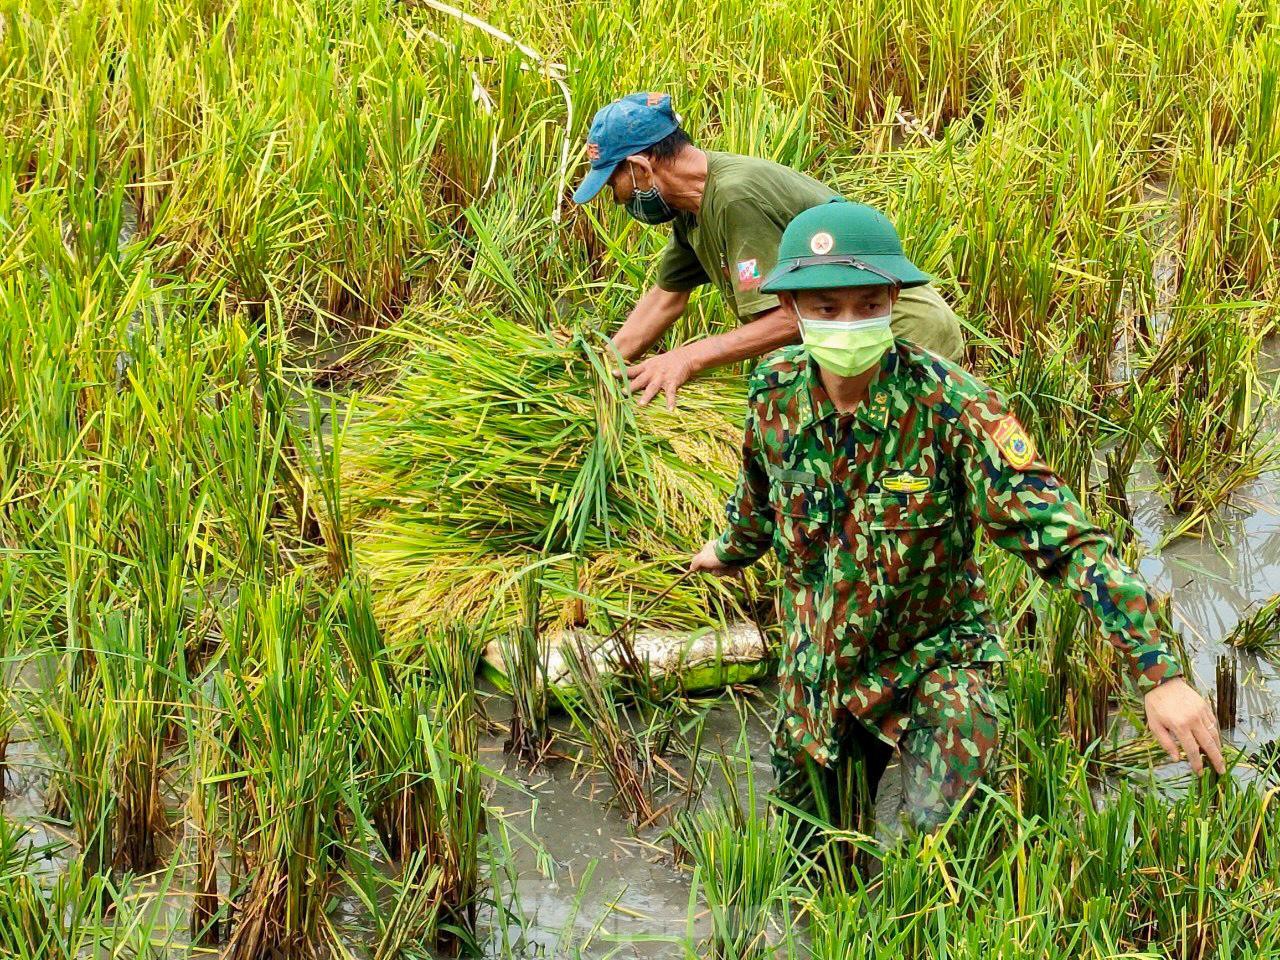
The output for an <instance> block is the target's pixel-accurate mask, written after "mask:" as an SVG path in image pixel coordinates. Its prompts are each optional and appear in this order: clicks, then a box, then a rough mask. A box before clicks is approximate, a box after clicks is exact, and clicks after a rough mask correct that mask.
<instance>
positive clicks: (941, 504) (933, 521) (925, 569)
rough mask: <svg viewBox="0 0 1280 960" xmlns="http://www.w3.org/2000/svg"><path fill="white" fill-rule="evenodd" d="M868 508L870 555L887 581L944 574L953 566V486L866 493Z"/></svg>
mask: <svg viewBox="0 0 1280 960" xmlns="http://www.w3.org/2000/svg"><path fill="white" fill-rule="evenodd" d="M866 509H867V512H866V517H865V519H866V527H867V530H868V532H869V534H870V537H871V541H872V544H873V550H872V556H873V557H875V558H876V563H877V565H878V567H879V572H880V576H881V578H882V580H883V581H884V582H885V583H886V584H889V585H890V586H895V585H899V584H903V583H908V582H910V581H913V580H917V579H919V578H920V577H931V576H940V575H943V573H944V572H945V571H946V570H948V569H949V568H950V567H951V561H952V559H953V556H952V555H953V553H954V552H955V544H953V543H952V542H951V540H952V537H951V534H952V532H953V531H954V529H955V520H956V518H955V509H954V504H953V499H952V495H951V492H950V491H949V490H925V491H922V492H920V493H878V494H868V496H867V508H866Z"/></svg>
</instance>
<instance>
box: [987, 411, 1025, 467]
mask: <svg viewBox="0 0 1280 960" xmlns="http://www.w3.org/2000/svg"><path fill="white" fill-rule="evenodd" d="M991 439H993V440H994V441H995V442H996V446H997V447H999V448H1000V452H1001V453H1003V454H1004V457H1005V459H1006V460H1008V461H1009V463H1010V464H1011V465H1012V466H1014V467H1016V468H1017V469H1019V470H1021V469H1022V468H1023V467H1025V466H1026V465H1027V464H1029V463H1030V462H1031V461H1032V460H1034V459H1035V458H1036V448H1035V447H1034V446H1032V444H1031V438H1030V437H1028V436H1027V431H1025V430H1023V429H1022V424H1020V423H1019V422H1018V418H1017V417H1015V416H1014V415H1013V414H1011V413H1006V414H1005V415H1004V418H1003V419H1001V421H1000V422H999V423H997V424H996V426H995V429H994V430H992V431H991Z"/></svg>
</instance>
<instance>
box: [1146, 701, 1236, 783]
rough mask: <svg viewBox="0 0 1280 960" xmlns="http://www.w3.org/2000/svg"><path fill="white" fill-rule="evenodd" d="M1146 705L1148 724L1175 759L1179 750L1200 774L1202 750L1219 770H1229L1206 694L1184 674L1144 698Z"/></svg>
mask: <svg viewBox="0 0 1280 960" xmlns="http://www.w3.org/2000/svg"><path fill="white" fill-rule="evenodd" d="M1143 703H1144V705H1145V706H1146V708H1147V726H1148V727H1150V728H1151V733H1152V735H1153V736H1154V737H1155V738H1156V740H1157V741H1158V742H1159V743H1160V746H1162V747H1164V750H1165V753H1167V754H1169V757H1170V758H1171V759H1173V760H1178V759H1180V758H1179V756H1178V753H1179V749H1181V751H1182V752H1183V753H1185V754H1186V755H1187V762H1188V763H1190V764H1191V769H1192V771H1193V772H1195V773H1196V774H1199V773H1200V772H1201V771H1202V770H1203V769H1204V763H1203V762H1202V761H1201V759H1200V755H1201V754H1202V753H1203V754H1204V755H1205V756H1206V757H1208V758H1209V762H1210V763H1211V764H1213V769H1215V770H1217V771H1218V773H1226V771H1227V767H1226V764H1225V763H1223V762H1222V741H1221V739H1220V738H1219V736H1218V719H1217V717H1215V716H1214V715H1213V711H1212V710H1210V709H1209V704H1208V703H1206V702H1205V699H1204V697H1202V696H1200V694H1198V693H1196V692H1195V691H1194V690H1192V689H1191V686H1190V684H1188V683H1187V681H1185V680H1183V679H1182V678H1181V677H1174V678H1172V679H1171V680H1166V681H1165V682H1164V683H1162V684H1160V685H1159V686H1158V687H1156V688H1154V689H1153V690H1151V691H1149V692H1148V693H1147V695H1146V697H1144V698H1143Z"/></svg>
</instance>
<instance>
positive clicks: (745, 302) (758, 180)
mask: <svg viewBox="0 0 1280 960" xmlns="http://www.w3.org/2000/svg"><path fill="white" fill-rule="evenodd" d="M836 196H837V194H836V193H835V192H834V191H833V190H831V189H830V188H829V187H825V186H823V185H822V184H821V183H819V182H818V181H817V180H814V179H813V178H812V177H809V176H806V175H805V174H803V173H800V172H799V171H797V170H792V169H791V168H790V167H784V166H783V165H782V164H779V163H774V162H773V161H772V160H761V159H759V158H758V157H743V156H738V155H737V154H732V153H717V152H714V151H708V152H707V182H706V187H705V189H704V192H703V196H702V205H701V208H700V209H699V211H698V215H697V216H696V217H695V216H694V215H692V214H690V213H684V212H681V213H680V214H678V215H677V217H676V219H675V220H674V221H672V234H671V240H670V241H669V242H668V243H667V246H666V248H665V249H664V250H663V251H662V260H661V262H660V263H659V265H658V276H657V283H658V286H660V287H661V288H662V289H664V290H670V291H683V290H692V289H694V288H695V287H699V286H702V285H703V284H705V283H712V284H714V285H715V287H716V289H717V290H719V291H720V294H721V296H723V297H724V299H725V302H726V303H727V304H728V305H729V308H730V309H731V310H732V311H733V312H734V313H735V314H737V315H738V317H739V318H741V319H742V320H750V319H752V318H753V317H754V316H756V314H759V313H763V312H765V311H766V310H772V309H773V308H774V307H776V306H777V305H778V298H777V297H775V296H774V295H773V294H770V293H761V292H760V284H761V283H763V282H764V278H765V275H766V274H768V272H769V271H770V270H772V269H773V267H774V265H775V264H776V263H777V261H778V242H779V241H780V240H781V239H782V231H783V230H784V229H786V226H787V224H788V223H790V222H791V220H792V219H793V218H794V217H795V216H796V214H798V213H800V212H802V211H804V210H808V209H809V208H810V207H816V206H817V205H818V204H820V203H827V202H828V201H830V200H831V199H832V198H833V197H836ZM893 332H894V335H895V336H898V337H901V338H903V339H904V340H910V341H911V342H912V343H918V344H920V345H921V346H923V347H925V348H927V349H929V350H932V351H933V352H934V353H938V354H941V355H942V356H944V357H946V358H947V359H948V360H955V361H958V360H959V359H960V357H961V354H962V353H963V351H964V338H963V335H962V334H961V330H960V321H959V320H958V319H957V318H956V315H955V314H954V313H953V312H952V311H951V308H950V307H949V306H947V303H946V301H945V300H943V299H942V297H941V295H939V293H938V291H937V290H935V289H934V288H933V287H931V286H923V287H912V288H909V289H906V290H903V291H902V293H901V294H900V295H899V297H898V302H897V304H896V305H895V306H894V308H893Z"/></svg>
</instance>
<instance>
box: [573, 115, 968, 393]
mask: <svg viewBox="0 0 1280 960" xmlns="http://www.w3.org/2000/svg"><path fill="white" fill-rule="evenodd" d="M587 155H588V157H589V158H590V160H591V170H590V171H589V172H588V174H587V176H586V177H585V178H584V179H583V181H582V183H581V185H579V187H578V189H577V190H576V191H575V193H574V195H573V198H574V200H575V201H577V202H578V203H586V202H587V201H589V200H590V199H591V198H592V197H594V196H595V195H596V194H597V193H599V192H600V190H601V189H602V188H603V187H604V186H605V185H606V184H607V185H608V186H609V187H610V188H611V189H612V192H613V198H614V200H615V201H616V202H617V203H620V204H625V205H626V207H627V210H628V211H629V212H630V213H631V215H632V216H634V217H635V218H636V219H638V220H640V221H641V222H644V223H650V224H659V223H670V224H671V227H672V233H671V240H670V241H669V242H668V244H667V246H666V249H665V250H664V251H663V253H662V260H661V263H660V264H659V266H658V276H657V282H656V284H655V285H654V286H653V287H650V288H649V290H648V291H646V292H645V294H644V295H643V296H641V298H640V300H639V302H638V303H637V304H636V306H635V308H634V309H633V310H632V311H631V314H630V315H629V316H628V317H627V320H626V322H625V323H624V324H623V325H622V327H621V328H620V329H619V330H618V332H617V333H615V334H614V335H613V343H614V346H616V347H617V349H618V352H619V353H620V354H621V355H622V358H623V359H624V360H626V361H627V362H628V363H631V361H634V360H636V359H637V358H638V357H641V356H642V355H643V354H644V353H645V352H647V351H648V350H649V348H650V347H652V346H653V345H654V344H655V343H657V341H658V340H659V339H660V338H661V337H662V335H663V334H664V333H666V331H667V330H668V329H669V328H670V327H671V325H672V324H673V323H675V322H676V320H677V319H679V317H680V315H681V314H682V313H683V312H684V310H685V307H686V306H687V305H688V303H689V294H690V293H691V292H692V291H693V290H694V289H695V288H696V287H699V286H701V285H703V284H705V283H711V284H713V285H714V286H715V287H716V289H717V290H719V291H720V294H721V296H723V297H724V300H725V303H726V304H728V306H729V308H730V309H731V310H733V312H734V313H736V314H737V315H738V318H739V319H740V320H742V321H743V324H742V326H740V327H738V328H737V329H736V330H731V331H729V332H727V333H722V334H718V335H716V336H711V337H706V338H704V339H702V340H697V341H694V342H692V343H687V344H684V345H682V346H679V347H676V348H675V349H673V350H669V351H667V352H666V353H662V354H658V355H656V356H653V357H649V358H648V359H646V360H642V361H640V362H639V363H631V365H630V366H628V368H627V371H626V373H627V377H628V378H629V382H630V387H631V391H632V392H633V393H636V394H639V402H640V404H641V405H644V404H647V403H648V402H649V401H650V400H652V399H653V397H654V396H656V395H657V394H658V393H659V392H661V393H663V394H664V395H665V397H666V400H667V406H668V407H669V408H674V407H675V399H676V391H677V390H679V388H680V387H681V386H682V385H683V384H684V383H685V382H686V381H687V380H689V378H691V377H693V376H695V375H696V374H698V373H700V372H702V371H703V370H707V369H710V368H712V367H719V366H723V365H724V364H727V363H733V362H735V361H739V360H745V359H747V358H750V357H759V356H763V355H764V354H766V353H769V352H771V351H773V350H776V349H777V348H778V347H782V346H785V345H787V344H791V343H796V342H797V341H798V340H799V332H798V330H797V328H796V324H795V320H793V319H792V318H791V315H790V314H789V313H788V312H787V311H786V310H783V309H782V308H781V307H780V305H779V302H778V298H777V297H776V296H774V295H773V294H772V293H768V292H766V291H764V290H762V289H761V288H760V285H761V282H762V280H763V278H764V276H765V274H767V273H768V272H769V270H770V269H771V268H772V267H773V264H774V259H775V257H776V254H777V249H778V240H779V238H780V237H781V236H782V231H783V229H784V228H785V227H786V225H787V224H788V223H789V222H790V221H791V219H792V218H793V217H794V216H795V215H796V214H798V213H800V212H801V211H802V210H807V209H809V208H810V207H814V206H817V205H819V204H823V203H828V202H830V201H832V200H838V199H840V198H839V196H838V195H837V194H836V193H835V192H834V191H832V190H831V189H830V188H828V187H825V186H823V185H822V184H821V183H819V182H818V181H816V180H814V179H813V178H812V177H808V176H805V175H804V174H803V173H799V172H797V171H795V170H792V169H791V168H789V167H784V166H782V165H781V164H777V163H773V162H772V161H769V160H761V159H757V158H754V157H743V156H737V155H735V154H730V153H717V152H713V151H704V150H699V149H698V148H697V147H695V146H693V144H692V143H690V141H689V138H688V136H687V135H686V134H685V132H684V130H682V129H681V128H680V124H679V118H678V117H677V116H676V115H675V114H674V113H673V112H672V109H671V98H670V97H668V96H666V95H665V94H655V93H648V94H645V93H637V94H632V95H631V96H627V97H623V98H622V99H621V100H617V101H615V102H613V103H611V104H609V105H608V106H606V107H604V108H602V109H601V110H600V111H599V112H598V113H597V114H596V116H595V119H594V120H592V123H591V130H590V133H589V134H588V143H587ZM893 329H894V332H895V334H897V335H898V336H900V337H902V338H903V339H905V340H910V341H911V342H913V343H917V344H919V345H920V346H922V347H925V348H926V349H928V350H931V351H933V352H934V353H937V354H940V355H941V356H943V357H946V358H947V359H948V360H952V361H956V362H959V361H960V359H961V355H962V353H963V350H964V341H963V337H962V335H961V331H960V322H959V320H957V319H956V316H955V314H954V313H952V311H951V309H950V308H949V307H948V306H947V304H946V302H945V301H943V299H942V297H941V296H940V295H939V294H938V291H937V290H935V289H934V288H933V287H931V286H928V285H921V286H919V287H916V288H912V289H911V290H905V291H903V294H902V296H901V297H900V298H899V300H898V302H897V304H896V305H895V306H894V312H893Z"/></svg>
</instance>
